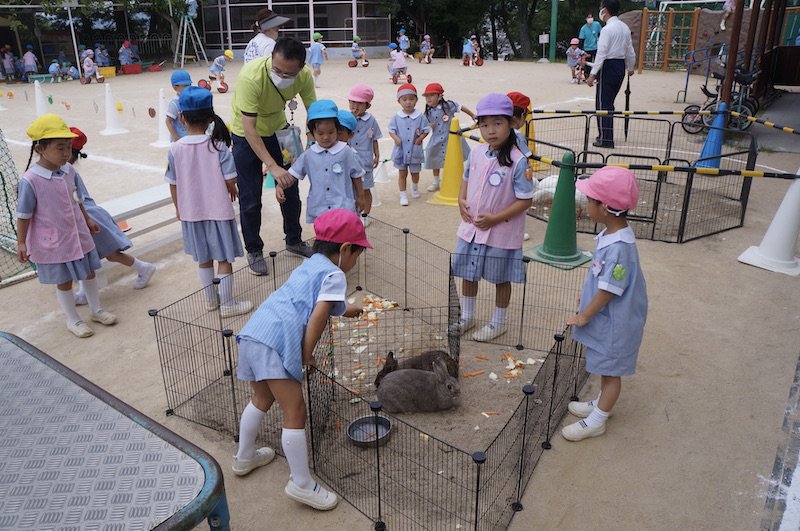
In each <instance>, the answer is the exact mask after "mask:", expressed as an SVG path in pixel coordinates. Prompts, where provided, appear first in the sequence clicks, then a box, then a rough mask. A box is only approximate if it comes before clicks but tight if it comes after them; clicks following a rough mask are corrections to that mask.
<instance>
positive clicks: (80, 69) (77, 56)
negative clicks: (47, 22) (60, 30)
mask: <svg viewBox="0 0 800 531" xmlns="http://www.w3.org/2000/svg"><path fill="white" fill-rule="evenodd" d="M67 15H68V16H69V31H70V33H72V51H73V52H75V68H77V69H78V77H83V65H82V64H81V56H80V54H79V53H78V39H77V38H76V37H75V24H74V23H73V21H72V9H71V8H70V7H69V6H67Z"/></svg>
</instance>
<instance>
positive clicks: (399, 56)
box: [389, 50, 408, 68]
mask: <svg viewBox="0 0 800 531" xmlns="http://www.w3.org/2000/svg"><path fill="white" fill-rule="evenodd" d="M389 55H390V56H391V58H392V60H393V61H394V62H393V63H392V67H393V68H407V67H408V63H406V55H405V54H404V53H403V52H401V51H400V50H392V51H391V52H389Z"/></svg>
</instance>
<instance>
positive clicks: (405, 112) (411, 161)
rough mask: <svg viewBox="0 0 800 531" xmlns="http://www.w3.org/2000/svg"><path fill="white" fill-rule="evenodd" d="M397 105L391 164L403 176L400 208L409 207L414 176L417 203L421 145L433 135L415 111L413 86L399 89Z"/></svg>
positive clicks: (392, 127) (391, 132)
mask: <svg viewBox="0 0 800 531" xmlns="http://www.w3.org/2000/svg"><path fill="white" fill-rule="evenodd" d="M397 101H398V102H399V103H400V107H401V110H400V111H398V112H397V114H395V115H394V116H393V117H392V120H391V121H390V122H389V127H388V130H389V136H391V137H392V140H394V149H393V150H392V163H393V164H394V167H395V168H397V169H398V170H399V172H400V174H399V176H398V178H397V185H398V187H399V188H400V205H401V206H408V196H407V195H406V179H407V177H408V172H411V197H413V198H414V199H417V198H418V197H419V196H420V194H419V170H420V169H421V168H422V161H423V159H424V154H423V151H422V141H423V140H425V137H426V136H428V133H430V131H431V126H430V124H428V120H427V119H426V118H425V115H424V114H423V113H421V112H419V111H418V110H417V109H416V106H417V88H416V87H415V86H414V85H412V84H411V83H406V84H405V85H400V88H398V89H397Z"/></svg>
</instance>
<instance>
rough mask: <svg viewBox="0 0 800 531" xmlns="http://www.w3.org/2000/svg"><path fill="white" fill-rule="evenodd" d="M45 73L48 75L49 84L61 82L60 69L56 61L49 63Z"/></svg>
mask: <svg viewBox="0 0 800 531" xmlns="http://www.w3.org/2000/svg"><path fill="white" fill-rule="evenodd" d="M47 73H48V74H50V83H56V82H58V81H61V67H60V66H59V65H58V59H53V60H52V61H50V66H49V67H48V68H47Z"/></svg>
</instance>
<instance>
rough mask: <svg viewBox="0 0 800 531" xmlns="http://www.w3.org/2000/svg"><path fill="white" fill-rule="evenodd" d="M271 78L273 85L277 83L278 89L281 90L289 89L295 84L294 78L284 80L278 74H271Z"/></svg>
mask: <svg viewBox="0 0 800 531" xmlns="http://www.w3.org/2000/svg"><path fill="white" fill-rule="evenodd" d="M269 78H270V79H271V80H272V82H273V83H275V86H276V87H278V88H279V89H285V88H289V87H291V86H292V83H294V78H293V77H288V78H283V77H281V76H279V75H278V74H276V73H275V72H270V73H269Z"/></svg>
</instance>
